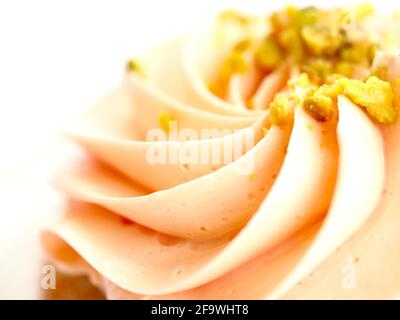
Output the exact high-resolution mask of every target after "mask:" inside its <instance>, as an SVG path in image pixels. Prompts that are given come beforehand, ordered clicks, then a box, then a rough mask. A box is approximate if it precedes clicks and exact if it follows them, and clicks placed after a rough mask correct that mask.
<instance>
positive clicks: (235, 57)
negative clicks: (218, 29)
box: [221, 51, 249, 79]
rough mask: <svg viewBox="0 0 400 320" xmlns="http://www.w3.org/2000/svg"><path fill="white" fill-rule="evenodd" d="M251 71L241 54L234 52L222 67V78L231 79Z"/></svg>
mask: <svg viewBox="0 0 400 320" xmlns="http://www.w3.org/2000/svg"><path fill="white" fill-rule="evenodd" d="M248 69H249V66H248V64H247V62H246V61H245V59H244V57H243V55H242V54H241V53H240V52H237V51H232V52H231V53H230V54H229V56H228V57H227V58H226V60H225V61H224V63H223V64H222V67H221V77H222V78H223V79H229V78H230V77H231V76H232V75H233V74H235V73H245V72H246V71H247V70H248Z"/></svg>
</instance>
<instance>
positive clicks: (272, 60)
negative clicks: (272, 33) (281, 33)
mask: <svg viewBox="0 0 400 320" xmlns="http://www.w3.org/2000/svg"><path fill="white" fill-rule="evenodd" d="M282 58H283V55H282V52H281V50H280V49H279V47H278V45H277V44H276V42H275V41H274V40H273V39H272V38H271V37H267V38H266V39H264V40H263V41H262V42H261V43H260V45H259V47H258V48H257V50H256V52H255V60H256V61H257V63H258V64H259V65H260V66H261V67H262V68H264V69H267V70H272V69H274V68H276V67H277V66H278V65H279V63H280V62H281V60H282Z"/></svg>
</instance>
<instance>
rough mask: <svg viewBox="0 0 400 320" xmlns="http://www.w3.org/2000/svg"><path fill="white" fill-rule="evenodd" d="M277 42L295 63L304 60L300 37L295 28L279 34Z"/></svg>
mask: <svg viewBox="0 0 400 320" xmlns="http://www.w3.org/2000/svg"><path fill="white" fill-rule="evenodd" d="M278 42H279V44H280V46H282V47H283V48H284V49H285V50H286V51H287V52H288V53H289V54H290V55H291V56H292V57H293V59H294V60H295V61H296V62H300V61H302V60H303V59H304V56H305V53H304V48H303V43H302V40H301V36H300V33H299V31H298V30H297V28H294V27H292V28H289V29H285V30H283V31H282V32H280V34H279V36H278Z"/></svg>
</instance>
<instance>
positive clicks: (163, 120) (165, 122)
mask: <svg viewBox="0 0 400 320" xmlns="http://www.w3.org/2000/svg"><path fill="white" fill-rule="evenodd" d="M158 120H159V122H160V126H161V129H163V130H164V131H165V132H169V123H170V122H171V121H173V120H172V117H171V115H170V114H169V113H167V112H161V113H160V114H159V118H158Z"/></svg>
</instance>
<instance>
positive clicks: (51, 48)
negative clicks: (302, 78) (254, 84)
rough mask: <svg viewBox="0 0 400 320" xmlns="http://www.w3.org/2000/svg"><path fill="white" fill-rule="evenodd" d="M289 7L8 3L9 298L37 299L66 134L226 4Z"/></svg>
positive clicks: (2, 230) (3, 276) (4, 242)
mask: <svg viewBox="0 0 400 320" xmlns="http://www.w3.org/2000/svg"><path fill="white" fill-rule="evenodd" d="M283 2H285V1H271V0H257V1H249V0H243V1H223V0H198V1H189V0H186V1H184V0H181V1H179V0H165V1H162V0H158V1H155V0H146V1H133V0H131V1H118V0H113V1H111V0H110V1H101V0H97V1H92V0H90V1H88V0H85V1H83V0H80V1H76V0H70V1H60V0H58V1H56V0H52V1H50V0H36V1H34V0H27V1H21V0H13V1H11V0H9V1H7V0H0V298H28V299H29V298H35V297H37V289H38V287H39V277H40V268H39V263H40V259H39V258H38V257H39V245H38V230H39V228H40V227H42V226H43V225H45V224H46V223H48V222H49V220H48V217H49V215H50V214H52V213H57V212H58V211H60V210H57V208H58V206H59V205H60V198H59V196H58V195H57V193H56V192H55V191H54V190H52V189H51V188H50V186H49V185H48V175H49V174H50V172H52V169H53V167H54V165H55V164H56V163H58V162H59V161H60V160H62V159H60V158H62V155H63V152H62V151H63V150H62V149H63V147H61V146H60V143H59V142H58V140H57V138H56V132H57V131H58V130H59V128H61V127H62V126H63V125H64V124H65V123H66V121H67V120H68V119H71V118H72V117H73V116H74V115H76V113H77V112H79V111H80V110H81V109H82V108H84V107H86V106H88V105H90V104H92V103H93V102H95V101H96V100H97V99H98V98H99V97H102V96H104V95H105V94H106V93H107V92H108V91H109V90H110V89H112V88H113V87H114V86H116V85H117V84H118V83H119V81H120V79H121V76H122V72H123V70H124V65H125V61H126V60H127V58H128V57H130V56H132V55H134V54H135V52H137V51H138V50H139V49H141V48H143V47H145V46H148V45H150V44H151V43H154V42H156V41H158V40H160V39H163V38H165V37H166V36H168V35H173V34H181V33H187V32H190V31H191V30H193V29H195V28H196V29H197V28H199V27H201V26H202V25H203V24H205V23H207V21H209V19H211V18H212V16H213V15H214V14H215V13H216V12H217V11H218V10H221V9H223V8H232V7H234V8H240V9H245V10H247V11H256V12H259V13H263V12H266V11H268V10H271V9H272V8H276V7H278V6H281V5H282V3H283ZM291 2H292V3H295V4H299V5H302V4H304V5H306V4H309V3H310V2H311V3H312V2H314V3H315V2H316V1H291ZM339 2H343V1H324V4H328V3H334V4H338V3H339ZM352 2H355V1H345V3H347V4H349V3H352ZM382 4H384V5H385V7H386V6H389V5H390V2H389V1H380V5H381V6H382ZM51 216H53V215H51Z"/></svg>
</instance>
